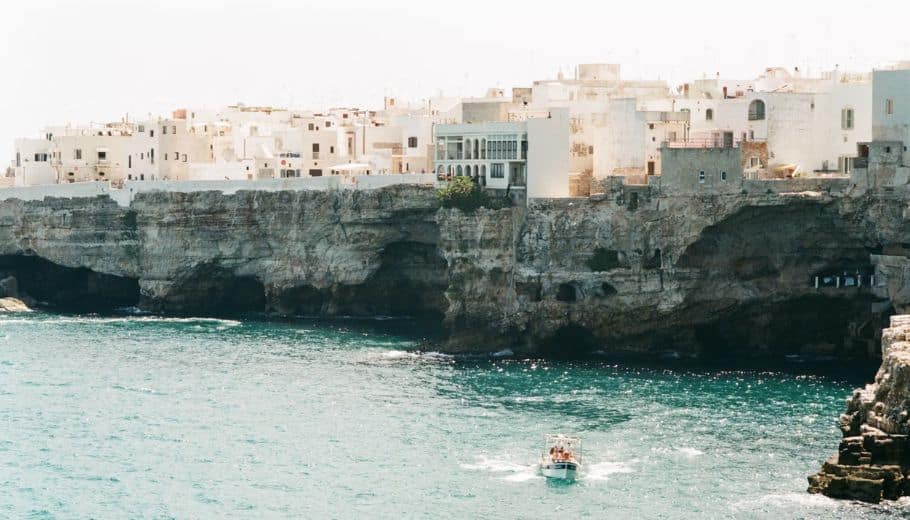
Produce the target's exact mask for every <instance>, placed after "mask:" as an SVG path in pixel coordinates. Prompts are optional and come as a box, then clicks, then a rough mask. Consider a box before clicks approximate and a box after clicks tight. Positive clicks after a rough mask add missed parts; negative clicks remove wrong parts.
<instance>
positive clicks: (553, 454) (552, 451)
mask: <svg viewBox="0 0 910 520" xmlns="http://www.w3.org/2000/svg"><path fill="white" fill-rule="evenodd" d="M550 459H552V460H556V446H551V447H550Z"/></svg>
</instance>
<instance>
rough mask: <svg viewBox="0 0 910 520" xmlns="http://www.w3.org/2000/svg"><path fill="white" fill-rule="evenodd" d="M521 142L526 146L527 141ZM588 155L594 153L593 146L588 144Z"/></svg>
mask: <svg viewBox="0 0 910 520" xmlns="http://www.w3.org/2000/svg"><path fill="white" fill-rule="evenodd" d="M522 144H524V145H525V146H527V144H528V142H527V141H524V142H523V143H522ZM526 150H527V148H525V149H524V150H522V151H523V152H524V151H526ZM588 155H594V147H593V146H588ZM522 159H524V157H522Z"/></svg>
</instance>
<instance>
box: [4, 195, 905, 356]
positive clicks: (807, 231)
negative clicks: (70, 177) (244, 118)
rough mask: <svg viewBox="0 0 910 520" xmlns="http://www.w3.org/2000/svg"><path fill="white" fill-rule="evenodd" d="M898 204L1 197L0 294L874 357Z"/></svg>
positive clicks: (706, 349)
mask: <svg viewBox="0 0 910 520" xmlns="http://www.w3.org/2000/svg"><path fill="white" fill-rule="evenodd" d="M908 200H910V195H908V194H907V193H903V192H899V191H894V190H892V191H882V192H867V193H864V194H862V196H850V195H847V194H830V193H827V192H824V191H821V192H800V193H785V192H781V190H776V191H775V190H771V189H768V190H767V192H765V191H764V190H762V191H760V192H755V191H752V192H746V191H743V192H742V193H728V194H716V195H711V196H689V197H679V196H667V195H664V194H661V193H659V192H656V191H651V188H650V187H647V186H646V187H620V188H618V189H615V190H612V191H610V192H609V193H607V194H606V195H602V196H598V197H592V198H590V199H588V198H584V199H564V200H549V201H535V202H532V203H531V204H530V205H529V206H528V207H514V208H509V209H502V210H486V209H481V210H478V211H476V212H474V213H469V214H466V213H464V212H461V211H459V210H455V209H439V207H438V203H437V200H436V197H435V190H434V189H433V188H431V187H420V186H395V187H389V188H384V189H378V190H364V191H358V190H329V191H315V190H314V191H277V192H267V191H239V192H237V193H234V194H225V193H221V192H217V191H206V192H190V193H176V192H164V191H161V192H148V193H140V194H137V195H136V196H135V198H134V199H133V201H132V202H131V204H130V205H129V207H122V206H119V205H118V204H116V203H115V202H114V201H113V200H111V199H110V198H108V197H106V196H101V197H96V198H74V199H54V198H48V199H44V200H43V201H30V202H26V201H20V200H4V201H0V279H2V278H5V277H7V276H9V275H13V276H14V277H15V278H16V279H17V280H18V283H19V285H20V288H21V289H22V292H23V293H25V294H27V295H29V296H31V297H33V298H34V299H35V300H37V301H38V302H46V303H49V304H53V305H57V306H63V307H73V308H77V309H85V308H106V307H116V306H129V305H138V306H140V307H142V308H145V309H149V310H152V311H156V312H172V313H194V314H225V313H235V312H267V313H272V314H277V315H320V316H334V315H407V316H424V317H429V318H432V319H437V320H442V323H443V324H444V327H445V330H446V331H447V332H448V339H447V340H446V341H445V345H444V347H445V348H447V349H448V350H451V351H490V350H493V349H499V348H504V347H508V348H512V349H514V350H515V351H516V352H529V353H538V352H547V353H550V354H565V355H578V354H585V353H588V352H590V351H604V352H606V353H609V354H616V355H647V356H654V355H670V356H678V355H682V356H688V355H691V356H704V357H720V356H726V355H731V356H738V357H742V356H754V357H766V356H783V355H798V354H809V353H811V354H815V355H818V354H824V355H830V356H837V357H838V358H845V357H875V346H876V345H877V341H878V338H877V335H878V333H879V332H880V330H881V326H882V323H883V322H884V321H886V320H887V317H888V316H889V315H891V314H893V313H894V311H895V310H898V311H901V310H904V309H907V304H908V303H910V260H908V257H910V252H908V250H907V248H910V226H908V221H910V211H908V209H907V208H908V206H907V201H908ZM841 277H843V280H844V286H839V285H840V280H841ZM816 278H818V279H820V280H822V282H821V283H820V285H819V287H816V283H815V282H816ZM835 279H836V280H838V282H837V285H838V286H834V283H833V282H831V283H828V282H830V281H831V280H835ZM848 279H849V280H852V283H847V280H848ZM826 281H828V282H826ZM873 281H874V286H873V284H872V282H873Z"/></svg>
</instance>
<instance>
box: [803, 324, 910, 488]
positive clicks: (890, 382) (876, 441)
mask: <svg viewBox="0 0 910 520" xmlns="http://www.w3.org/2000/svg"><path fill="white" fill-rule="evenodd" d="M840 427H841V431H842V432H843V434H844V438H843V440H842V441H841V443H840V448H839V450H838V453H837V455H835V456H833V457H832V458H831V459H830V460H828V461H827V462H825V464H824V465H823V466H822V469H821V471H820V472H819V473H818V474H816V475H813V476H811V477H809V492H810V493H824V494H825V495H828V496H830V497H834V498H848V499H855V500H863V501H866V502H879V501H881V500H882V499H890V500H894V499H897V498H899V497H901V496H903V495H910V442H908V439H910V316H908V315H900V316H893V317H892V318H891V326H890V328H888V329H885V330H884V332H883V334H882V365H881V367H880V368H879V369H878V373H877V374H876V375H875V382H874V383H872V384H870V385H866V387H865V388H861V389H857V390H856V391H855V392H854V393H853V396H852V397H851V398H850V400H849V401H847V412H846V413H844V414H843V415H841V417H840Z"/></svg>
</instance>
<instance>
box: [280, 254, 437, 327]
mask: <svg viewBox="0 0 910 520" xmlns="http://www.w3.org/2000/svg"><path fill="white" fill-rule="evenodd" d="M447 268H448V265H447V263H446V261H445V259H444V258H443V257H442V256H441V255H440V254H439V251H438V249H437V248H436V246H435V245H434V244H427V243H421V242H409V241H403V242H393V243H391V244H388V245H386V246H385V247H384V248H383V250H382V253H381V254H380V258H379V267H378V268H377V269H376V270H375V271H374V272H373V273H372V274H371V275H370V276H369V277H368V278H367V279H366V280H365V281H364V282H363V283H361V284H339V285H334V286H330V287H325V288H317V287H314V286H312V285H309V284H305V285H299V286H296V287H292V288H288V289H281V290H278V291H274V292H272V294H271V295H270V301H269V308H270V310H271V311H273V312H275V313H277V314H280V315H283V316H363V317H380V316H390V317H409V318H418V319H421V320H426V321H429V322H441V321H442V318H443V317H444V315H445V311H446V308H447V306H448V303H447V301H446V299H445V291H446V289H447V288H448V277H447Z"/></svg>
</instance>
